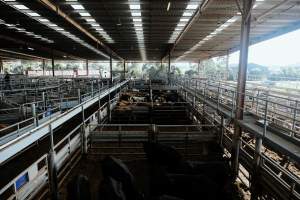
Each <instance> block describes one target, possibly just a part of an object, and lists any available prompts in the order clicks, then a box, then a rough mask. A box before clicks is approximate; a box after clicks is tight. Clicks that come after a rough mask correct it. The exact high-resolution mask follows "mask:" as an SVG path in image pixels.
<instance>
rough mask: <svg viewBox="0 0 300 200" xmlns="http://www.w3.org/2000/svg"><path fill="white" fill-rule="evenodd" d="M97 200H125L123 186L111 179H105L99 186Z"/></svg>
mask: <svg viewBox="0 0 300 200" xmlns="http://www.w3.org/2000/svg"><path fill="white" fill-rule="evenodd" d="M98 199H99V200H126V196H125V194H124V191H123V184H122V183H121V182H119V181H116V180H115V179H113V178H111V177H106V178H104V179H103V181H102V182H101V184H100V188H99V198H98Z"/></svg>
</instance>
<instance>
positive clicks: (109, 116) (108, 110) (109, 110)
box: [107, 93, 111, 122]
mask: <svg viewBox="0 0 300 200" xmlns="http://www.w3.org/2000/svg"><path fill="white" fill-rule="evenodd" d="M110 105H111V104H110V93H109V94H108V102H107V117H108V122H111V109H110Z"/></svg>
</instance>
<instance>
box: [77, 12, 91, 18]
mask: <svg viewBox="0 0 300 200" xmlns="http://www.w3.org/2000/svg"><path fill="white" fill-rule="evenodd" d="M79 15H80V16H82V17H90V16H91V14H90V13H88V12H79Z"/></svg>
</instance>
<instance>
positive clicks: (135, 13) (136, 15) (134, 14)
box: [131, 12, 142, 17]
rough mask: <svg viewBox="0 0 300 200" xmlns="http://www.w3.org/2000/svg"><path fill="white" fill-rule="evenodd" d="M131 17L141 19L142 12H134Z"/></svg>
mask: <svg viewBox="0 0 300 200" xmlns="http://www.w3.org/2000/svg"><path fill="white" fill-rule="evenodd" d="M131 15H132V16H133V17H141V16H142V14H141V12H132V13H131Z"/></svg>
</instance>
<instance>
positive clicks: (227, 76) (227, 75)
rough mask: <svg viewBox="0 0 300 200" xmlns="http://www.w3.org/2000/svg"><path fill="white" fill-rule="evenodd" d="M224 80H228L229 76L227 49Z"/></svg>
mask: <svg viewBox="0 0 300 200" xmlns="http://www.w3.org/2000/svg"><path fill="white" fill-rule="evenodd" d="M225 76H226V77H225V80H226V81H228V78H229V50H228V51H227V54H226V75H225Z"/></svg>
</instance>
